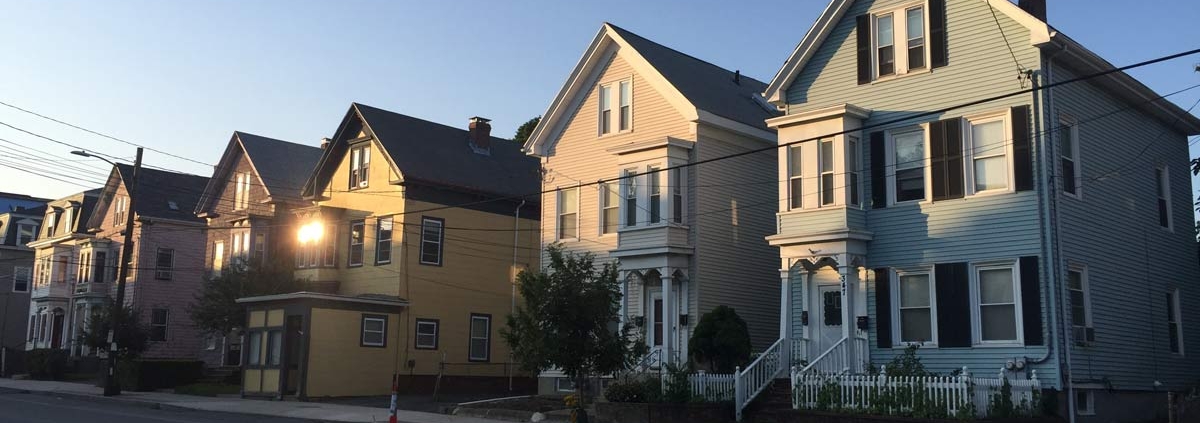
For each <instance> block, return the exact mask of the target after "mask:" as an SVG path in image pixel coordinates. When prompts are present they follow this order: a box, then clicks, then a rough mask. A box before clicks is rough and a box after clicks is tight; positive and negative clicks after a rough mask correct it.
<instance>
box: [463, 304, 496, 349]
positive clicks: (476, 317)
mask: <svg viewBox="0 0 1200 423" xmlns="http://www.w3.org/2000/svg"><path fill="white" fill-rule="evenodd" d="M491 347H492V316H491V315H487V314H475V313H472V314H471V340H470V346H469V349H470V351H468V353H467V359H468V361H488V360H490V359H491V357H492V351H491Z"/></svg>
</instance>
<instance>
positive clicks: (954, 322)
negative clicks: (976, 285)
mask: <svg viewBox="0 0 1200 423" xmlns="http://www.w3.org/2000/svg"><path fill="white" fill-rule="evenodd" d="M933 272H934V276H933V277H934V282H933V283H934V284H935V287H936V288H935V290H934V291H935V292H936V293H937V326H938V348H961V347H970V346H971V319H970V318H968V317H966V316H970V315H971V295H970V293H971V289H970V286H969V283H970V282H969V281H968V279H967V264H966V263H942V264H937V265H934V271H933Z"/></svg>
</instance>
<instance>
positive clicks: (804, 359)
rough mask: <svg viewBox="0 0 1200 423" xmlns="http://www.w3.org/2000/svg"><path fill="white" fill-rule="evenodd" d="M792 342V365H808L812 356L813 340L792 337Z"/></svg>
mask: <svg viewBox="0 0 1200 423" xmlns="http://www.w3.org/2000/svg"><path fill="white" fill-rule="evenodd" d="M791 344H792V363H791V365H792V366H806V365H808V359H810V358H812V355H810V354H812V350H810V349H809V348H810V347H811V341H809V340H808V339H804V338H793V339H791Z"/></svg>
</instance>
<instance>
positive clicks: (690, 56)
mask: <svg viewBox="0 0 1200 423" xmlns="http://www.w3.org/2000/svg"><path fill="white" fill-rule="evenodd" d="M604 24H605V25H608V26H611V27H613V29H616V30H617V31H619V32H622V33H624V34H629V35H632V36H634V37H638V38H641V39H642V40H644V41H646V42H648V43H650V44H654V45H656V46H659V47H662V48H664V49H667V50H670V51H672V52H674V53H677V54H679V55H681V56H684V57H686V58H689V59H692V60H694V61H697V62H700V63H703V64H705V65H708V66H712V67H714V68H717V69H721V70H723V71H726V72H729V73H733V72H737V73H738V74H739V75H741V77H742V78H746V79H750V80H752V81H754V82H758V83H760V84H763V85H767V83H766V82H763V81H761V80H759V79H758V78H755V77H752V76H749V75H747V74H745V73H742V71H741V69H734V70H729V69H728V68H726V67H724V66H721V65H718V64H716V63H712V62H709V61H707V60H704V59H701V58H699V57H696V56H693V55H691V54H688V53H684V52H682V51H679V50H677V49H674V48H671V47H668V46H666V45H664V44H662V43H659V42H657V41H654V40H651V39H649V38H646V37H643V36H641V35H639V34H637V33H635V32H633V31H630V30H628V29H625V28H621V27H619V26H617V25H615V24H613V23H611V22H604ZM635 49H636V47H635ZM650 65H651V66H653V65H654V64H653V63H651V64H650Z"/></svg>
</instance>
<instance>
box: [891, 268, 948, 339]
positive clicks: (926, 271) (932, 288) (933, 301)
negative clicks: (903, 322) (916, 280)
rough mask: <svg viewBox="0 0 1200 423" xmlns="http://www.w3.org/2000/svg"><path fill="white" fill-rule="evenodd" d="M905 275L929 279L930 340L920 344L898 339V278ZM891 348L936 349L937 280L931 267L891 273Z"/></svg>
mask: <svg viewBox="0 0 1200 423" xmlns="http://www.w3.org/2000/svg"><path fill="white" fill-rule="evenodd" d="M906 275H927V276H928V277H929V313H930V316H929V323H930V328H929V329H930V330H931V331H932V332H930V334H931V336H930V337H931V338H932V339H930V340H928V341H925V342H924V343H922V342H905V341H903V340H902V339H900V334H901V328H900V289H901V287H900V277H901V276H906ZM892 280H893V281H895V282H893V283H892V287H891V288H892V295H891V296H892V298H891V300H892V304H894V305H895V307H892V348H896V349H904V348H908V346H910V345H920V346H922V347H933V348H937V345H938V318H937V278H936V276H935V275H934V268H933V266H928V267H913V268H907V269H895V270H893V272H892Z"/></svg>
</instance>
